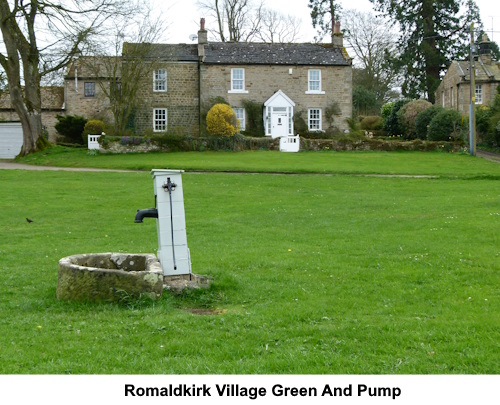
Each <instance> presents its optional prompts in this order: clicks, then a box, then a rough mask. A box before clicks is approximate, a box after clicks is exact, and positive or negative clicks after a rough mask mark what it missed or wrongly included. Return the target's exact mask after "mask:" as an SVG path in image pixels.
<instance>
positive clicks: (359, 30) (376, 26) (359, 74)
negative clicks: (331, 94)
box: [342, 10, 400, 110]
mask: <svg viewBox="0 0 500 405" xmlns="http://www.w3.org/2000/svg"><path fill="white" fill-rule="evenodd" d="M342 19H343V27H344V38H345V41H346V43H347V47H348V51H349V53H351V52H352V56H354V63H353V64H354V68H353V87H354V88H355V89H358V93H359V95H363V94H364V95H366V94H368V93H367V92H369V93H373V94H374V95H375V102H374V103H371V104H370V103H369V104H367V107H370V106H371V108H372V109H373V110H379V109H380V107H381V106H382V104H384V103H385V102H387V101H388V100H390V99H392V98H394V97H395V93H397V92H396V90H395V88H396V87H398V86H399V84H400V75H399V74H398V72H397V71H396V70H394V69H393V68H391V66H389V63H388V62H389V59H390V58H391V56H395V55H396V54H397V48H396V40H397V37H396V35H395V34H394V30H392V29H391V27H390V25H389V24H387V21H385V20H384V19H383V18H381V17H375V16H374V15H373V14H372V13H363V12H360V11H356V10H346V11H345V12H344V13H343V17H342ZM353 96H354V95H353ZM361 100H367V99H366V97H362V98H361ZM362 109H363V108H362Z"/></svg>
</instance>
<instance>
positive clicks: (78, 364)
mask: <svg viewBox="0 0 500 405" xmlns="http://www.w3.org/2000/svg"><path fill="white" fill-rule="evenodd" d="M66 153H67V155H66V156H68V155H72V156H74V157H75V159H76V157H78V158H81V161H79V163H78V164H81V165H83V166H91V165H94V166H101V165H102V166H104V167H119V168H143V169H148V170H149V169H151V168H152V167H153V166H154V167H158V168H160V167H171V168H188V167H189V168H190V169H197V170H199V169H201V168H203V159H205V158H207V156H208V158H207V167H208V168H210V169H213V170H215V168H217V169H218V170H221V169H222V168H226V169H227V170H229V169H236V170H240V169H241V167H244V163H248V162H250V161H251V159H252V157H256V159H257V162H254V163H252V164H250V163H249V170H250V169H251V170H256V169H255V168H256V167H257V166H258V164H257V163H259V164H262V166H260V169H261V170H263V169H266V168H267V169H268V170H270V171H276V170H277V168H280V169H281V170H289V171H296V172H307V171H318V172H326V173H344V174H337V175H331V176H318V175H309V174H304V175H299V176H284V175H276V174H228V173H202V174H200V173H185V174H184V175H183V183H184V197H185V209H186V222H187V233H188V244H189V247H190V250H191V256H192V264H193V271H194V272H195V273H198V274H204V275H209V276H211V277H212V278H213V284H212V286H211V288H210V289H209V290H203V291H195V292H191V293H184V294H183V295H181V296H171V295H169V294H164V296H163V297H162V299H161V300H159V301H157V302H150V301H146V300H140V301H137V302H133V301H132V302H124V303H123V304H121V305H120V304H110V303H106V304H88V303H87V304H86V303H71V302H59V301H58V300H57V299H56V297H55V291H56V283H57V262H58V260H59V259H60V258H61V257H64V256H68V255H72V254H77V253H91V252H109V251H112V252H118V251H123V252H134V253H141V252H142V253H149V252H154V251H155V249H156V247H157V239H156V226H155V222H154V220H151V219H145V221H144V223H143V224H135V223H134V215H135V211H136V209H138V208H147V207H151V206H152V205H154V196H153V181H152V178H151V176H150V174H149V173H147V172H144V173H88V172H86V173H80V172H31V171H10V170H3V171H2V170H0V191H1V192H0V207H1V209H0V229H1V230H2V231H1V238H0V347H1V350H0V373H2V374H11V373H12V374H35V373H49V374H66V373H68V374H69V373H71V374H89V373H90V374H92V373H117V374H149V373H158V374H160V373H167V374H168V373H175V374H206V373H210V374H218V373H225V374H233V373H234V374H242V373H259V374H267V373H271V374H274V373H279V374H310V373H312V374H314V373H321V374H351V373H356V374H365V373H368V374H371V373H374V374H378V373H390V374H393V373H394V374H399V373H410V374H413V373H415V374H416V373H422V374H429V373H434V374H448V373H453V374H457V373H467V374H477V373H480V374H498V373H500V346H499V344H498V342H499V341H500V240H499V234H500V232H499V230H500V199H499V197H500V187H499V185H500V180H499V170H500V169H499V167H500V165H498V164H496V163H491V162H486V161H484V160H482V159H478V158H470V157H468V156H463V155H448V154H443V153H428V154H424V153H422V154H419V153H416V154H411V153H410V154H408V153H401V154H400V153H394V154H384V153H380V154H375V153H346V154H343V153H317V154H303V153H299V154H278V153H267V152H263V153H241V154H240V153H221V154H212V153H206V152H204V153H199V154H196V153H187V154H180V153H179V154H163V155H162V154H152V155H142V156H140V157H139V158H138V155H132V156H116V157H115V156H87V155H86V153H84V152H81V151H78V152H66ZM59 154H61V155H64V154H65V153H63V152H61V153H59ZM56 155H57V153H54V154H51V153H48V154H47V156H43V157H42V156H41V155H38V156H35V157H36V158H37V162H40V163H53V161H50V159H55V160H57V159H56V158H55V156H56ZM42 158H43V159H45V158H46V159H48V160H47V161H45V162H44V161H42V160H43V159H42ZM68 160H69V159H68ZM162 162H163V163H162ZM390 162H392V164H391V163H390ZM170 163H171V164H170ZM184 163H185V164H186V166H183V164H184ZM396 163H398V164H400V166H397V165H396ZM134 165H138V166H136V167H134ZM139 165H140V166H139ZM412 167H413V168H414V171H412V170H411V169H412ZM349 172H351V173H354V174H357V173H399V174H429V175H431V174H436V175H439V176H441V177H440V178H432V179H429V178H379V177H359V176H353V175H348V174H346V173H349ZM25 217H29V218H31V219H33V220H34V222H33V223H27V222H26V220H25ZM193 312H196V313H200V312H201V313H204V314H203V315H199V314H196V313H193Z"/></svg>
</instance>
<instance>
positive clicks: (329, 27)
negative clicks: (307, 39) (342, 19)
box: [308, 0, 342, 43]
mask: <svg viewBox="0 0 500 405" xmlns="http://www.w3.org/2000/svg"><path fill="white" fill-rule="evenodd" d="M308 7H309V8H310V9H311V20H312V25H313V28H316V29H317V30H318V36H317V37H316V41H318V42H319V41H321V40H322V39H323V38H324V37H325V35H328V34H330V35H331V37H332V43H333V31H334V29H333V24H334V22H335V21H336V20H339V18H338V14H339V13H340V11H341V10H342V7H341V6H340V4H338V3H336V2H335V0H309V5H308Z"/></svg>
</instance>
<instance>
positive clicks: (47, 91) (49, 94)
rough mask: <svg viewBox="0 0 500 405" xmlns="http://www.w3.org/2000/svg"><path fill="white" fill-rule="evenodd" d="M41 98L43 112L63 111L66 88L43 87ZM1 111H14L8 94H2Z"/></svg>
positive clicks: (0, 97) (0, 95) (0, 100)
mask: <svg viewBox="0 0 500 405" xmlns="http://www.w3.org/2000/svg"><path fill="white" fill-rule="evenodd" d="M40 97H41V98H42V110H61V109H62V107H63V104H64V87H59V86H43V87H41V88H40ZM0 109H1V110H13V109H14V107H13V106H12V104H11V102H10V94H9V93H8V92H3V93H1V94H0Z"/></svg>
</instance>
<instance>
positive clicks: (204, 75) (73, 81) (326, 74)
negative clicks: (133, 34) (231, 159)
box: [3, 19, 352, 141]
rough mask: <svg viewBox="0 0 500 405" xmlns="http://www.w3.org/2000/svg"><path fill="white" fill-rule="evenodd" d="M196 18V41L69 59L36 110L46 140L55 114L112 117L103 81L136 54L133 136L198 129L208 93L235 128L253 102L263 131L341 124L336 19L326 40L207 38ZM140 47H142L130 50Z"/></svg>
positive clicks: (348, 86)
mask: <svg viewBox="0 0 500 405" xmlns="http://www.w3.org/2000/svg"><path fill="white" fill-rule="evenodd" d="M204 25H205V22H204V19H201V24H200V30H199V32H198V43H194V44H127V43H126V44H124V46H123V52H122V56H121V57H81V58H78V59H76V60H74V61H73V62H72V63H71V64H70V65H69V66H68V68H67V70H66V73H65V77H64V86H63V87H59V88H58V90H57V92H58V93H57V94H59V96H60V100H59V101H58V104H57V108H56V109H54V110H51V111H50V114H51V117H50V119H49V118H46V116H47V117H48V115H47V114H49V111H48V110H47V111H45V110H44V112H43V113H42V114H43V115H42V121H43V123H44V125H45V126H46V127H47V128H48V130H49V133H50V138H49V139H50V140H52V141H53V140H55V139H56V137H57V135H56V132H55V130H54V124H55V115H56V114H63V115H64V114H66V115H81V116H84V117H85V118H88V119H92V118H99V119H105V120H107V121H108V122H112V121H113V115H112V113H111V109H110V103H109V96H108V95H106V93H108V94H109V89H110V86H114V89H115V90H116V91H120V89H121V88H122V86H124V85H125V84H124V83H123V78H122V77H121V76H124V71H125V69H126V68H127V66H129V65H127V64H131V63H132V62H130V61H131V60H133V58H137V56H136V55H137V54H140V55H141V58H142V60H143V61H144V65H145V66H146V67H147V69H146V71H145V73H144V74H141V76H140V79H139V82H140V86H139V88H138V91H137V95H136V100H137V102H136V108H135V111H134V113H133V125H134V127H135V132H136V133H137V135H142V134H144V133H146V132H165V131H170V130H173V129H178V130H180V131H182V132H185V133H191V134H199V133H200V130H201V128H202V118H203V116H204V114H206V112H207V111H208V108H209V107H210V106H211V105H212V104H213V101H214V100H216V99H219V100H220V99H224V100H225V101H226V102H227V103H228V104H229V105H231V107H232V108H233V109H234V111H235V113H236V115H237V117H238V118H239V120H240V126H241V128H240V129H241V130H242V131H244V130H245V129H246V128H247V126H248V119H249V112H248V111H247V110H246V107H245V106H246V105H248V103H252V105H253V106H258V108H260V109H261V111H262V117H263V118H262V119H263V123H262V124H263V128H264V131H265V135H267V136H272V137H280V136H283V135H293V134H296V133H297V132H298V131H297V130H296V129H295V127H294V126H295V125H294V119H296V118H297V117H300V119H301V120H302V121H301V122H302V123H303V124H304V125H302V127H303V128H304V127H305V128H307V130H309V131H326V130H329V129H334V128H335V129H337V130H339V131H343V130H345V129H347V123H346V119H347V118H350V117H351V114H352V60H351V58H350V57H349V56H348V54H347V52H346V51H345V49H344V47H343V38H342V34H341V32H340V24H339V23H337V24H336V26H335V33H334V35H333V39H334V43H332V44H313V43H300V44H299V43H287V44H280V43H228V42H225V43H212V42H208V40H207V30H206V29H205V26H204ZM141 48H142V50H143V52H139V53H138V52H135V51H137V50H138V49H141ZM120 70H121V72H120ZM106 90H108V91H106ZM54 91H55V90H54ZM3 111H6V110H5V109H4V110H3ZM4 115H5V114H4ZM52 115H53V116H54V117H52Z"/></svg>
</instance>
